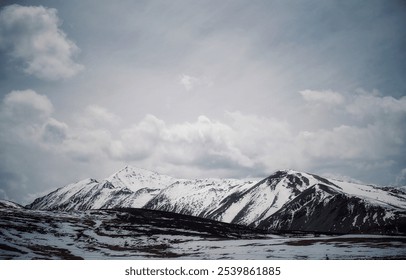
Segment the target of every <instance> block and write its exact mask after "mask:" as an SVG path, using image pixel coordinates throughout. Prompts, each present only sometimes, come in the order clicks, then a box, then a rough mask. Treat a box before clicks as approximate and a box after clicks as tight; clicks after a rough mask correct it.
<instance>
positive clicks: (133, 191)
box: [27, 166, 175, 211]
mask: <svg viewBox="0 0 406 280" xmlns="http://www.w3.org/2000/svg"><path fill="white" fill-rule="evenodd" d="M173 181H175V179H173V178H171V177H169V176H164V175H159V174H158V173H155V172H151V171H148V170H145V169H140V168H133V167H130V166H126V167H125V168H123V169H122V170H120V171H118V172H117V173H115V174H113V175H111V176H110V177H109V178H107V179H105V180H102V181H101V182H98V181H97V180H95V179H86V180H82V181H79V182H77V183H74V184H70V185H67V186H64V187H62V188H59V189H57V190H56V191H54V192H52V193H50V194H48V195H46V196H44V197H41V198H38V199H36V200H35V201H34V202H33V203H31V204H30V205H28V206H27V207H28V208H31V209H43V210H53V209H57V210H65V211H70V210H87V209H102V208H119V207H132V208H140V207H143V206H144V204H145V203H147V202H148V201H149V200H150V199H152V198H153V197H154V196H155V195H157V194H158V193H159V192H160V191H161V189H162V188H164V187H165V186H166V185H167V184H170V183H172V182H173Z"/></svg>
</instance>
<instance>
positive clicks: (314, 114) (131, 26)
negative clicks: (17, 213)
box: [0, 0, 406, 203]
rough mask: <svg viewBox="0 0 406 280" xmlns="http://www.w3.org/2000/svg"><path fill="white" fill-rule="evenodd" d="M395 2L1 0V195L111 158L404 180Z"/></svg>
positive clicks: (400, 47) (78, 173)
mask: <svg viewBox="0 0 406 280" xmlns="http://www.w3.org/2000/svg"><path fill="white" fill-rule="evenodd" d="M405 12H406V4H405V2H404V1H400V0H399V1H396V0H393V1H384V0H381V1H377V0H372V1H321V0H320V1H316V0H314V1H301V0H295V1H294V0H291V1H276V0H274V1H265V0H261V1H259V0H254V1H211V0H208V1H186V0H175V1H141V0H140V1H76V0H74V1H35V0H34V1H2V2H1V4H0V61H1V67H0V156H1V159H2V160H1V161H0V199H1V198H3V199H9V200H13V201H16V202H19V203H28V202H31V201H32V200H33V199H34V198H35V197H37V196H38V195H40V194H44V193H46V192H49V191H50V190H53V189H55V188H56V187H61V186H63V185H66V184H68V183H72V182H75V181H78V180H81V179H84V178H88V177H92V178H96V179H102V178H105V177H107V176H109V175H110V174H112V173H113V172H115V171H117V170H118V169H121V168H122V167H124V166H125V165H127V164H129V165H134V166H138V167H142V168H146V169H151V170H154V171H157V172H161V173H165V174H168V175H172V176H174V177H183V178H195V177H235V178H245V177H264V176H267V175H269V174H271V173H272V172H273V171H275V170H278V169H287V168H289V169H296V170H300V171H307V172H312V173H316V174H319V175H325V176H330V177H335V178H343V179H351V180H359V181H362V182H365V183H372V184H378V185H398V186H401V185H406V157H405V155H406V144H405V143H406V129H405V128H406V127H405V123H406V97H405V95H406V79H405V74H406V52H405V49H406V36H405V35H406V34H405V30H406V17H405V16H404V14H405Z"/></svg>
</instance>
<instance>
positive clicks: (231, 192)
mask: <svg viewBox="0 0 406 280" xmlns="http://www.w3.org/2000/svg"><path fill="white" fill-rule="evenodd" d="M27 207H28V208H32V209H45V210H46V209H59V210H65V211H66V210H85V209H102V208H126V207H130V208H141V207H142V208H146V209H152V210H161V211H167V212H175V213H181V214H186V215H191V216H198V217H203V218H208V219H212V220H217V221H221V222H227V223H234V224H241V225H248V226H251V227H256V228H261V229H265V230H270V231H292V230H293V231H312V232H326V233H328V232H331V233H345V232H347V233H348V232H354V233H361V232H367V233H395V234H397V233H403V234H406V192H404V191H401V190H397V189H394V188H378V187H374V186H368V185H362V184H356V183H348V182H343V181H338V180H332V179H325V178H322V177H320V176H317V175H313V174H309V173H304V172H298V171H293V170H281V171H277V172H275V173H274V174H272V175H271V176H269V177H267V178H265V179H263V180H261V181H259V182H255V181H252V180H236V179H196V180H186V179H175V178H172V177H169V176H165V175H160V174H158V173H155V172H151V171H148V170H144V169H139V168H133V167H128V166H127V167H126V168H124V169H122V170H120V171H119V172H117V173H115V174H113V175H112V176H110V177H108V178H107V179H105V180H103V181H101V182H98V181H96V180H94V179H87V180H84V181H80V182H78V183H75V184H71V185H68V186H65V187H62V188H60V189H57V190H56V191H54V192H52V193H50V194H48V195H47V196H44V197H42V198H38V199H36V200H35V201H34V202H33V203H32V204H30V205H28V206H27Z"/></svg>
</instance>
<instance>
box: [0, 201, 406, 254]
mask: <svg viewBox="0 0 406 280" xmlns="http://www.w3.org/2000/svg"><path fill="white" fill-rule="evenodd" d="M117 258H122V259H147V258H159V259H163V258H165V259H166V258H176V259H406V237H405V236H403V237H402V236H381V235H314V234H306V235H305V234H300V233H291V234H284V235H276V234H269V233H265V232H263V231H260V230H254V229H251V228H248V227H244V226H240V225H234V224H226V223H220V222H216V221H213V220H208V219H202V218H196V217H191V216H186V215H179V214H175V213H168V212H161V211H154V210H146V209H115V210H86V211H76V212H69V213H68V212H59V211H40V210H29V209H25V208H21V207H19V206H18V205H14V204H12V203H10V204H5V203H3V204H0V259H117Z"/></svg>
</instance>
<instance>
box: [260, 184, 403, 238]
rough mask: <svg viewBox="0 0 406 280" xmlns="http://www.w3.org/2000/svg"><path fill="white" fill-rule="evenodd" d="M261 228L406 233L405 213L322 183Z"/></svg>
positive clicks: (291, 202)
mask: <svg viewBox="0 0 406 280" xmlns="http://www.w3.org/2000/svg"><path fill="white" fill-rule="evenodd" d="M257 227H258V228H260V229H266V230H275V231H305V232H319V233H341V234H345V233H368V234H406V230H405V229H406V211H405V210H399V211H395V212H394V213H393V214H392V215H390V216H388V215H387V211H386V210H385V208H383V207H379V206H377V205H371V204H368V203H366V202H365V201H364V200H362V199H361V198H358V197H350V196H347V195H345V194H342V193H339V192H335V191H334V190H332V189H331V188H330V187H329V186H327V185H323V184H319V185H316V186H313V187H311V188H309V189H307V190H305V191H304V192H302V193H301V194H300V195H299V196H298V197H296V198H295V199H294V200H292V201H290V202H289V203H287V204H286V205H285V206H284V207H283V208H282V209H280V210H279V211H278V212H276V213H275V214H273V215H272V216H270V217H268V218H267V219H266V220H264V221H262V222H261V223H259V225H258V226H257Z"/></svg>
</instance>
